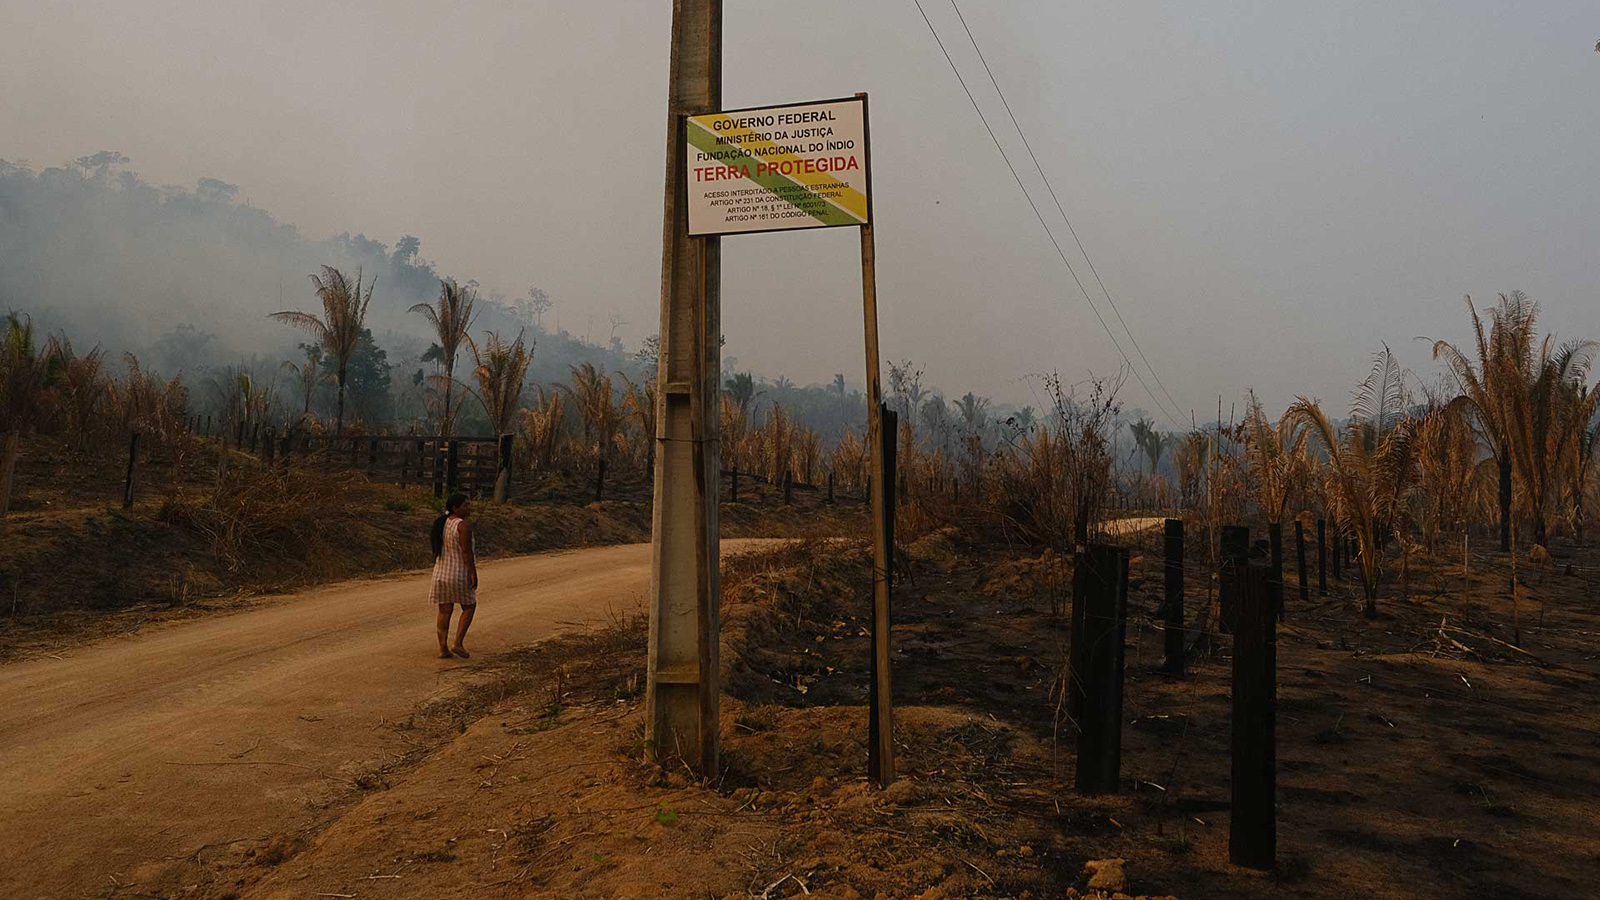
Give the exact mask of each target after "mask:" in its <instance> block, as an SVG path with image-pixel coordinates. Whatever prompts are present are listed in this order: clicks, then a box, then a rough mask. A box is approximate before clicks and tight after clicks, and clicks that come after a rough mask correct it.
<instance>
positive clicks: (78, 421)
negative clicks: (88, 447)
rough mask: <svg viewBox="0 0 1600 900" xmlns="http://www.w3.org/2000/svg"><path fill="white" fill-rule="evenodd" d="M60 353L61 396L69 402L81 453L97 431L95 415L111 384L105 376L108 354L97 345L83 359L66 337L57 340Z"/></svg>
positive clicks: (71, 419)
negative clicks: (106, 355) (94, 431)
mask: <svg viewBox="0 0 1600 900" xmlns="http://www.w3.org/2000/svg"><path fill="white" fill-rule="evenodd" d="M56 350H57V353H58V354H59V356H60V359H61V377H62V382H61V393H62V394H63V399H64V400H65V401H66V405H67V411H68V415H69V417H70V425H71V427H72V433H73V434H74V435H75V436H76V440H77V448H78V450H79V451H80V452H81V451H82V450H83V448H84V445H85V443H86V442H87V441H88V438H89V434H90V433H91V432H92V431H93V430H94V428H95V423H96V415H95V414H96V413H97V412H98V411H99V409H100V405H101V403H102V401H103V400H104V399H105V397H106V390H107V387H108V382H107V380H106V377H105V375H104V374H103V369H104V366H105V351H104V350H102V349H101V348H100V347H98V346H96V347H95V348H94V349H93V350H90V351H89V352H88V353H85V354H84V355H82V356H79V355H77V354H76V353H74V352H73V349H72V342H71V341H69V340H67V339H66V338H65V337H61V338H58V339H57V340H56Z"/></svg>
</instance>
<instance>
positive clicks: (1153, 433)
mask: <svg viewBox="0 0 1600 900" xmlns="http://www.w3.org/2000/svg"><path fill="white" fill-rule="evenodd" d="M1155 425H1156V423H1154V422H1151V421H1149V420H1148V419H1138V420H1136V421H1135V422H1134V423H1133V424H1132V425H1131V426H1129V428H1128V430H1129V431H1130V432H1131V433H1132V434H1133V442H1134V443H1135V444H1137V445H1138V447H1139V449H1140V450H1143V451H1144V455H1145V458H1146V459H1148V460H1150V474H1151V475H1154V474H1156V472H1157V469H1158V468H1159V467H1160V465H1161V453H1162V451H1163V450H1165V449H1167V443H1166V441H1164V440H1162V438H1161V432H1159V431H1157V430H1156V427H1155Z"/></svg>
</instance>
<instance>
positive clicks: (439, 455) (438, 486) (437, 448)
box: [433, 440, 445, 497]
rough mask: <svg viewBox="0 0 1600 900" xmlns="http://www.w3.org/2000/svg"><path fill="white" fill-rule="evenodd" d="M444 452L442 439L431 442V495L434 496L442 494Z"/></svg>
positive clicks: (441, 495)
mask: <svg viewBox="0 0 1600 900" xmlns="http://www.w3.org/2000/svg"><path fill="white" fill-rule="evenodd" d="M444 454H445V450H444V441H443V440H435V441H434V442H433V495H434V496H435V497H443V496H444V480H445V475H444V468H445V462H444Z"/></svg>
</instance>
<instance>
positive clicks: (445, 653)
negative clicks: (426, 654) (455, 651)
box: [439, 647, 455, 659]
mask: <svg viewBox="0 0 1600 900" xmlns="http://www.w3.org/2000/svg"><path fill="white" fill-rule="evenodd" d="M439 658H440V659H454V658H455V657H453V656H451V655H450V651H449V650H448V649H446V648H444V647H440V648H439Z"/></svg>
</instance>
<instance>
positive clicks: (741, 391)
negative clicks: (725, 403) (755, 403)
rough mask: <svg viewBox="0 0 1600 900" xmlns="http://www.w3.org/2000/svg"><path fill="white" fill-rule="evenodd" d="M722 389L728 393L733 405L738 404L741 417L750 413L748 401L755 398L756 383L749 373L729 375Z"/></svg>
mask: <svg viewBox="0 0 1600 900" xmlns="http://www.w3.org/2000/svg"><path fill="white" fill-rule="evenodd" d="M722 389H723V390H725V391H727V392H728V395H729V396H730V397H732V398H733V402H734V403H736V404H738V406H739V413H740V414H741V415H743V414H746V413H748V412H749V411H750V401H751V400H754V399H755V397H756V381H755V378H753V377H751V375H750V373H749V372H735V373H734V374H732V375H729V376H728V378H727V380H725V381H724V382H723V384H722Z"/></svg>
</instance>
